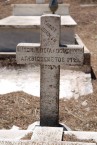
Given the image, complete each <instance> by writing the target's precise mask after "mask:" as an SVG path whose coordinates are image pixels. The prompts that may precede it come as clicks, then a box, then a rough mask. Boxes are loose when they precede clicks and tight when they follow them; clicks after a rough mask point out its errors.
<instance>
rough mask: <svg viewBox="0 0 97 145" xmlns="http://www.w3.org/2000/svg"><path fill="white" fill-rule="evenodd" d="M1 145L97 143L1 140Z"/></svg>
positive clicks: (91, 144) (87, 144)
mask: <svg viewBox="0 0 97 145" xmlns="http://www.w3.org/2000/svg"><path fill="white" fill-rule="evenodd" d="M0 145H96V143H84V142H64V141H60V142H55V141H54V142H50V141H49V142H33V141H30V140H29V141H0Z"/></svg>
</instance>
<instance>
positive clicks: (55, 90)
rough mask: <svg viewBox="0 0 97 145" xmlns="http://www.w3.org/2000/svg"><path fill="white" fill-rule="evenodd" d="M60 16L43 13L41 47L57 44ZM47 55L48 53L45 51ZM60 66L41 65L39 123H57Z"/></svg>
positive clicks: (55, 46) (55, 45)
mask: <svg viewBox="0 0 97 145" xmlns="http://www.w3.org/2000/svg"><path fill="white" fill-rule="evenodd" d="M59 40H60V16H58V15H55V16H53V15H48V16H46V15H44V16H42V18H41V48H43V49H44V48H49V49H52V50H54V49H55V48H57V47H58V46H59ZM45 56H46V57H47V56H48V54H47V53H46V54H45ZM59 77H60V66H56V67H55V66H50V67H49V66H44V65H42V66H41V81H40V86H41V88H40V105H41V108H40V125H41V126H58V125H59Z"/></svg>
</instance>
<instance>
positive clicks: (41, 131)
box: [31, 126, 63, 142]
mask: <svg viewBox="0 0 97 145" xmlns="http://www.w3.org/2000/svg"><path fill="white" fill-rule="evenodd" d="M62 135H63V127H40V126H36V127H35V129H34V131H33V135H32V138H31V140H32V141H38V142H49V141H61V140H62Z"/></svg>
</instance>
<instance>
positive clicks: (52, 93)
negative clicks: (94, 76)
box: [16, 14, 83, 127]
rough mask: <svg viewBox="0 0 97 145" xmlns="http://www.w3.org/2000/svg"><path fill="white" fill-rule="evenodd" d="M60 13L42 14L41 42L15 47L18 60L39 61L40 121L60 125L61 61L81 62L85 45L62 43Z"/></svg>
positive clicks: (69, 62) (28, 62)
mask: <svg viewBox="0 0 97 145" xmlns="http://www.w3.org/2000/svg"><path fill="white" fill-rule="evenodd" d="M60 22H61V17H60V16H59V15H53V14H48V15H43V16H41V26H40V39H41V41H40V44H35V43H34V44H33V43H20V44H18V45H17V48H16V60H17V63H18V64H30V63H34V64H40V67H41V72H40V125H41V126H53V127H54V126H58V125H59V80H60V65H82V64H83V47H82V46H79V45H69V46H68V47H66V46H62V45H60V31H61V24H60Z"/></svg>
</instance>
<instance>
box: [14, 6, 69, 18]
mask: <svg viewBox="0 0 97 145" xmlns="http://www.w3.org/2000/svg"><path fill="white" fill-rule="evenodd" d="M68 7H69V5H68V4H59V7H58V9H57V11H56V14H59V15H69V9H68ZM36 9H38V11H36ZM46 13H51V11H50V9H49V4H41V5H40V4H14V5H13V15H15V16H41V15H43V14H46Z"/></svg>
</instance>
